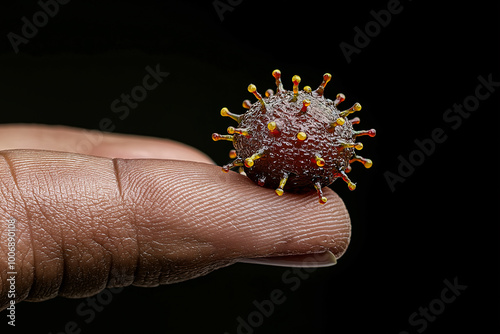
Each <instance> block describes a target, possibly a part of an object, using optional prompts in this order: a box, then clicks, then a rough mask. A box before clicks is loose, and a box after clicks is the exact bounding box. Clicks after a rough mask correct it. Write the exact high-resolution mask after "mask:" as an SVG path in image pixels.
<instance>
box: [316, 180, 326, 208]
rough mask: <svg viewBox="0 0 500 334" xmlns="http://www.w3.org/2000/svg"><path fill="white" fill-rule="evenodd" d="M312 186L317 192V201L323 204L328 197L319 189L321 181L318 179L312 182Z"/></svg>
mask: <svg viewBox="0 0 500 334" xmlns="http://www.w3.org/2000/svg"><path fill="white" fill-rule="evenodd" d="M314 188H316V192H317V193H318V197H319V203H320V204H325V203H326V201H327V200H328V199H327V198H326V197H325V196H324V195H323V189H321V183H320V182H319V181H316V182H314Z"/></svg>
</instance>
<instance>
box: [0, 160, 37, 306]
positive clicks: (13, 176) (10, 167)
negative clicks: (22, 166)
mask: <svg viewBox="0 0 500 334" xmlns="http://www.w3.org/2000/svg"><path fill="white" fill-rule="evenodd" d="M0 156H1V157H2V158H3V160H4V161H5V163H6V165H7V167H8V168H7V171H8V173H9V175H10V178H11V179H12V181H13V184H14V187H15V189H16V191H17V193H18V194H19V195H21V194H22V192H21V190H20V187H19V184H18V182H17V178H16V173H15V169H14V167H13V164H12V162H11V160H10V159H9V157H8V156H7V154H6V153H4V152H0ZM19 199H20V200H21V201H22V203H23V205H24V207H23V209H24V211H23V212H24V213H25V215H23V214H20V215H19V217H23V216H25V217H26V218H29V216H28V215H29V211H28V206H27V203H26V201H25V199H24V198H23V197H22V196H19ZM16 204H17V202H16ZM19 220H20V219H19V218H18V221H17V223H16V228H19V225H20V224H22V222H20V221H19ZM26 226H27V230H28V234H29V236H28V239H29V240H30V242H31V252H29V253H31V254H32V262H31V263H32V266H31V268H30V269H31V270H29V271H31V275H30V276H31V277H27V278H25V280H26V279H27V280H30V281H31V283H29V284H28V288H27V289H23V288H21V289H19V290H20V291H21V292H19V294H18V296H19V297H18V298H20V299H24V298H26V296H29V294H30V293H31V289H32V287H33V286H34V283H35V277H36V263H37V260H36V255H35V251H34V249H35V248H34V247H33V246H34V242H33V240H34V238H33V230H32V228H31V224H29V223H27V224H26ZM17 237H18V236H17ZM18 243H19V242H16V244H18ZM18 251H19V250H18V248H16V252H18ZM17 262H18V261H17V257H16V267H17ZM16 289H17V286H16ZM23 290H24V291H23ZM16 301H17V300H16Z"/></svg>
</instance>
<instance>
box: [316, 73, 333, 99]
mask: <svg viewBox="0 0 500 334" xmlns="http://www.w3.org/2000/svg"><path fill="white" fill-rule="evenodd" d="M331 79H332V75H331V74H330V73H325V74H323V82H322V83H321V85H319V87H318V89H316V93H318V95H319V96H322V95H323V93H324V92H325V87H326V84H327V83H328V82H329V81H330V80H331Z"/></svg>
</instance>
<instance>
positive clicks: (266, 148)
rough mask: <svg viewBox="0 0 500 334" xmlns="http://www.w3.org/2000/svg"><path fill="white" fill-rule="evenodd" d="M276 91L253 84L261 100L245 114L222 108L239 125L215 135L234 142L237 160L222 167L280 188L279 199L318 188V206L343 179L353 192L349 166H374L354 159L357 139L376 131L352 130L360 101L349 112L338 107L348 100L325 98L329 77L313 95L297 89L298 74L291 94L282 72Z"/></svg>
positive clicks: (252, 89) (251, 88) (358, 146)
mask: <svg viewBox="0 0 500 334" xmlns="http://www.w3.org/2000/svg"><path fill="white" fill-rule="evenodd" d="M273 76H274V77H275V79H276V85H277V87H278V89H277V91H276V94H274V93H273V91H272V90H268V91H267V92H266V96H265V97H262V96H261V95H260V94H259V93H258V92H257V90H256V87H255V86H254V85H252V84H251V85H250V86H249V87H248V90H249V91H250V92H251V93H253V94H254V95H255V96H256V97H257V100H258V101H257V102H255V103H253V104H251V103H250V102H249V101H248V100H247V101H244V103H243V105H244V106H245V107H246V108H248V109H249V110H248V111H247V112H246V113H245V114H243V115H235V114H232V113H230V112H229V110H228V109H227V108H223V109H222V110H221V114H222V115H223V116H228V117H231V118H233V119H234V120H236V121H237V122H238V123H239V124H238V127H237V128H235V127H229V128H228V133H229V135H219V134H213V135H212V138H213V139H214V140H222V139H224V140H230V141H233V144H234V148H235V149H236V152H234V151H233V152H232V156H233V157H235V158H236V159H235V160H234V161H233V162H232V163H231V164H229V165H226V166H224V167H223V169H224V170H225V171H228V170H229V169H230V168H232V167H237V166H239V167H240V170H241V169H243V171H244V172H245V174H246V175H247V176H248V177H249V178H250V179H252V180H253V181H254V182H255V183H257V184H259V185H261V186H265V187H270V188H274V189H276V193H277V194H278V195H282V194H283V192H284V190H286V191H290V192H304V191H310V190H311V189H314V188H316V190H317V191H318V195H319V198H320V203H325V202H326V198H325V197H324V196H323V194H322V191H321V188H322V187H325V186H328V185H329V184H331V183H332V182H333V181H334V180H335V179H336V178H338V177H341V178H342V179H344V181H346V182H347V183H348V186H349V188H350V189H351V190H353V189H354V188H355V184H354V183H352V182H351V181H350V180H349V178H348V177H347V175H346V172H348V171H350V163H351V162H353V161H359V162H362V163H363V164H364V165H365V167H367V168H369V167H371V165H372V162H371V160H369V159H365V158H362V157H360V156H357V155H355V149H357V150H360V149H362V147H363V145H362V144H361V143H358V142H356V137H357V136H360V135H369V136H371V137H373V136H374V135H375V130H374V129H371V130H367V131H354V129H353V126H352V123H356V122H359V120H358V119H355V120H353V121H350V120H348V119H347V118H346V117H347V116H348V115H349V114H351V113H353V112H355V111H358V110H360V109H361V105H359V103H356V104H354V106H353V107H351V108H350V109H348V110H344V111H339V110H338V109H337V105H338V104H339V103H341V102H342V101H344V99H345V97H344V95H343V94H338V95H337V98H336V100H334V101H332V100H330V99H327V98H325V97H324V95H323V93H324V89H325V86H326V84H327V83H328V81H329V80H330V78H331V75H330V74H328V73H326V74H325V75H324V76H323V82H322V83H321V85H320V86H319V87H318V89H316V90H314V91H312V90H311V88H310V87H308V86H306V87H304V89H303V90H301V91H299V89H298V86H299V83H300V77H298V76H294V77H293V79H292V81H293V84H294V86H293V90H292V91H287V90H285V89H283V86H282V83H281V73H280V72H279V70H275V71H274V72H273Z"/></svg>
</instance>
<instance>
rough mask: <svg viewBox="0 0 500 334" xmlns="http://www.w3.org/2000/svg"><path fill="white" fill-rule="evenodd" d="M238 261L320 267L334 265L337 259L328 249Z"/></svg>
mask: <svg viewBox="0 0 500 334" xmlns="http://www.w3.org/2000/svg"><path fill="white" fill-rule="evenodd" d="M238 262H241V263H251V264H262V265H268V266H276V267H298V268H319V267H330V266H333V265H334V264H336V263H337V259H336V258H335V255H333V253H332V252H330V251H326V252H324V253H315V254H305V255H288V256H274V257H257V258H251V259H241V260H239V261H238Z"/></svg>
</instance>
